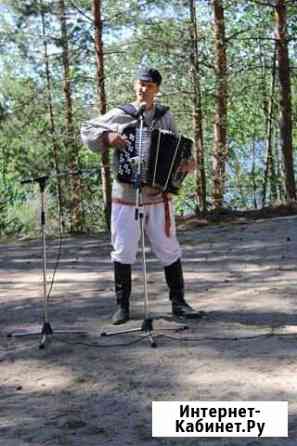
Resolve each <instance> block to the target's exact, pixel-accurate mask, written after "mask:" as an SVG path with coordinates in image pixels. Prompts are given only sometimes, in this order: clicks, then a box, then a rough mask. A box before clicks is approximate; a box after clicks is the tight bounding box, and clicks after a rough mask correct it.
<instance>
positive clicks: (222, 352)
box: [0, 217, 297, 446]
mask: <svg viewBox="0 0 297 446" xmlns="http://www.w3.org/2000/svg"><path fill="white" fill-rule="evenodd" d="M296 228H297V217H285V218H276V219H273V220H265V221H258V222H255V223H251V224H239V225H231V224H230V225H225V226H213V227H205V228H202V229H201V228H200V229H199V228H197V229H195V228H194V229H191V230H188V231H187V230H184V231H181V232H180V236H179V238H180V240H181V242H182V245H183V249H184V271H185V278H186V284H187V298H188V300H189V301H190V303H191V304H192V305H193V306H194V307H195V308H197V309H201V310H204V311H206V312H207V317H206V318H205V319H203V320H201V321H189V322H188V325H189V329H188V330H185V331H182V332H179V333H175V332H172V331H168V332H167V331H161V330H160V328H164V327H172V326H173V322H172V321H171V320H170V318H169V319H168V318H167V320H164V319H158V316H160V315H162V316H167V317H168V316H169V315H170V313H169V311H170V306H169V303H168V298H167V290H166V286H165V282H164V278H163V274H162V273H161V272H160V265H159V264H158V262H157V260H156V259H155V258H154V257H153V256H152V255H151V254H150V253H149V255H148V269H149V288H150V297H151V309H152V313H153V315H154V316H155V317H156V320H155V321H154V335H155V340H156V342H157V344H158V347H157V348H156V349H152V348H151V347H150V345H149V342H148V340H147V339H143V338H141V335H139V334H134V333H133V334H130V335H122V336H117V337H108V338H106V337H102V336H100V333H101V331H102V329H104V330H109V329H110V325H109V323H110V314H111V313H112V311H113V309H114V298H113V281H112V273H111V265H110V261H109V249H110V247H109V241H108V238H107V236H104V235H103V236H100V237H96V238H95V237H79V238H68V239H66V240H65V241H64V242H63V250H62V255H61V261H60V265H59V268H58V271H57V273H56V278H55V286H54V288H53V290H52V295H51V299H50V312H49V319H50V322H51V326H52V328H53V329H54V331H55V330H58V329H59V328H64V329H65V328H68V329H73V328H81V329H84V330H86V331H87V332H88V336H86V337H80V336H69V335H68V336H60V335H58V334H56V335H54V336H51V337H50V338H51V342H50V344H49V345H48V346H47V348H45V349H43V350H39V349H38V345H39V339H38V337H35V338H14V337H13V338H7V333H9V332H11V331H12V330H20V329H27V330H28V329H30V328H32V327H33V328H37V330H39V329H40V327H41V322H40V320H41V319H40V318H41V310H42V306H41V298H40V296H41V295H42V287H41V262H40V256H41V250H40V242H39V241H29V242H17V243H10V244H0V262H1V263H0V277H1V281H0V285H1V288H0V302H1V312H0V329H1V335H0V386H1V393H0V445H1V446H2V445H3V446H25V445H34V446H42V445H47V446H67V445H71V446H76V445H80V446H105V445H110V446H115V445H124V446H126V445H133V446H169V445H170V446H180V445H185V446H204V445H207V446H213V445H224V446H225V445H226V446H227V445H240V446H243V445H248V446H256V445H258V444H259V445H261V446H262V445H270V446H283V445H288V446H291V445H292V446H293V445H294V446H295V445H296V444H297V399H296V396H297V380H296V366H297V359H296V351H297V311H296V310H297V308H296V307H297V295H296V288H297V287H296V285H297V230H296ZM57 251H58V241H56V240H54V241H50V242H48V266H49V271H52V269H53V267H54V265H55V260H56V256H57ZM142 294H143V293H142V275H141V267H140V262H139V264H138V265H136V267H135V270H134V295H133V307H132V312H133V320H132V321H131V322H129V323H128V324H126V326H127V327H128V328H133V327H139V326H140V325H141V322H142V317H143V302H142V301H143V298H142ZM126 326H125V327H126ZM104 327H105V328H104ZM161 335H162V336H161ZM120 343H121V344H124V345H122V346H120V345H119V344H120ZM153 400H169V401H197V400H202V401H208V400H226V401H227V400H228V401H229V400H276V401H279V400H281V401H289V438H288V439H280V438H279V439H277V438H276V439H269V438H267V439H261V440H257V439H256V438H246V439H244V438H240V439H228V438H225V439H224V438H218V439H210V438H209V439H206V438H203V439H197V438H181V439H172V438H163V439H162V438H152V435H151V402H152V401H153Z"/></svg>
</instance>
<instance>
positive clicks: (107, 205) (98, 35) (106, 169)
mask: <svg viewBox="0 0 297 446" xmlns="http://www.w3.org/2000/svg"><path fill="white" fill-rule="evenodd" d="M93 14H94V23H95V50H96V80H97V101H98V108H99V112H100V114H104V113H106V111H107V106H106V94H105V83H104V53H103V38H102V27H103V23H102V18H101V0H93ZM101 162H102V167H101V183H102V190H103V202H104V214H105V221H106V225H107V227H108V228H110V215H111V175H110V162H109V150H106V151H105V152H104V153H103V154H102V158H101Z"/></svg>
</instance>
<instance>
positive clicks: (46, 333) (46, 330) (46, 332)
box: [8, 175, 87, 349]
mask: <svg viewBox="0 0 297 446" xmlns="http://www.w3.org/2000/svg"><path fill="white" fill-rule="evenodd" d="M48 179H49V176H48V175H46V176H42V177H38V178H33V179H31V180H24V181H22V184H25V183H32V182H37V183H38V184H39V188H40V204H41V213H40V219H41V220H40V224H41V235H42V278H43V325H42V327H41V330H39V331H30V332H12V333H9V334H8V337H15V338H16V337H25V336H36V335H37V336H40V344H39V348H40V349H42V348H44V347H45V346H46V344H47V340H48V339H49V337H50V336H51V335H53V334H62V335H63V334H64V335H67V334H77V335H86V334H87V333H86V332H84V331H82V330H55V331H54V330H53V329H52V327H51V324H50V322H49V315H48V299H49V296H48V294H47V261H46V215H45V189H46V184H47V181H48Z"/></svg>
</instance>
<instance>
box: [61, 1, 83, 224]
mask: <svg viewBox="0 0 297 446" xmlns="http://www.w3.org/2000/svg"><path fill="white" fill-rule="evenodd" d="M58 8H59V19H60V27H61V43H62V56H63V70H64V85H63V89H64V99H65V103H64V113H65V138H64V144H65V148H66V151H67V154H68V166H69V169H70V171H71V172H75V171H77V170H78V157H79V146H78V143H77V142H76V141H75V138H74V135H75V131H74V125H73V107H72V90H71V82H70V57H69V45H68V34H67V22H66V16H65V3H64V0H59V3H58ZM70 185H71V192H70V215H71V231H72V232H79V231H81V211H80V203H81V184H80V177H79V176H78V175H71V176H70Z"/></svg>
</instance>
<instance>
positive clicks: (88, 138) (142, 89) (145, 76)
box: [81, 67, 197, 325]
mask: <svg viewBox="0 0 297 446" xmlns="http://www.w3.org/2000/svg"><path fill="white" fill-rule="evenodd" d="M161 81H162V77H161V75H160V73H159V71H157V70H155V69H154V68H149V67H148V68H141V69H140V70H139V72H138V73H137V76H136V80H135V83H134V91H135V94H136V101H135V102H133V103H132V104H129V105H128V106H124V107H119V108H115V109H113V110H111V111H110V112H108V113H106V114H105V115H104V116H100V117H99V118H97V119H94V120H91V121H89V122H88V123H86V124H85V125H84V126H83V127H82V131H81V137H82V141H83V143H85V144H87V145H88V147H89V148H90V149H92V150H94V151H104V150H105V149H106V148H107V147H109V146H110V147H112V148H114V152H113V169H114V172H115V175H114V176H115V179H114V181H113V190H112V215H111V239H112V246H113V251H112V253H111V258H112V261H113V264H114V279H115V292H116V299H117V304H118V306H119V308H118V310H117V311H116V312H115V314H114V315H113V324H115V325H117V324H122V323H125V322H127V321H128V320H129V317H130V313H129V301H130V293H131V265H132V264H133V263H134V262H135V260H136V253H137V249H138V243H139V239H140V236H141V234H140V227H139V222H138V221H136V219H135V204H136V190H135V188H134V187H133V185H132V184H129V183H125V182H122V181H119V180H118V178H116V176H117V174H118V172H119V168H120V166H119V165H120V157H121V156H122V157H123V153H124V152H125V149H126V148H127V145H128V142H129V141H128V138H127V136H126V135H125V134H124V132H125V129H127V128H128V127H131V126H132V127H136V126H138V119H139V118H138V116H139V112H140V111H141V110H142V115H143V121H144V125H145V126H147V127H149V128H162V129H165V130H169V131H172V132H174V133H176V128H175V123H174V118H173V116H172V114H171V112H170V111H169V109H168V108H167V107H163V106H161V105H156V104H155V98H156V96H157V94H158V93H159V89H160V85H161ZM191 167H192V166H187V165H185V166H183V169H184V170H187V169H190V168H191ZM141 192H142V200H143V203H142V204H143V208H144V218H143V222H144V230H145V233H146V235H147V237H148V238H149V240H150V243H151V246H152V250H153V252H154V253H155V254H156V255H157V257H158V258H159V260H160V262H161V263H162V265H163V266H164V271H165V278H166V282H167V285H168V287H169V298H170V300H171V303H172V313H173V315H174V316H185V317H192V316H193V317H194V316H195V315H196V314H197V313H195V311H194V310H193V309H192V308H191V307H190V306H189V305H188V304H187V303H186V301H185V299H184V280H183V271H182V265H181V249H180V246H179V243H178V241H177V238H176V233H175V222H174V214H173V207H172V202H171V198H170V197H169V198H168V196H167V195H166V196H164V194H162V193H160V191H159V190H156V189H153V188H152V187H149V186H147V185H143V186H142V188H141Z"/></svg>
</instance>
